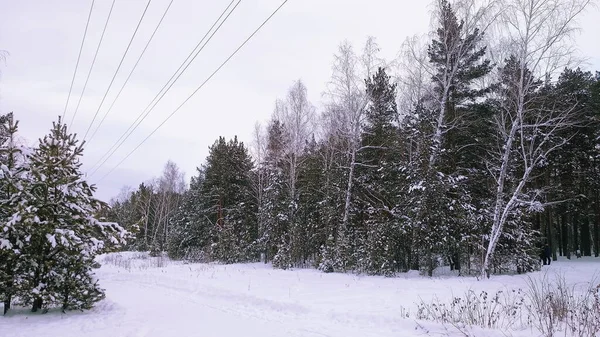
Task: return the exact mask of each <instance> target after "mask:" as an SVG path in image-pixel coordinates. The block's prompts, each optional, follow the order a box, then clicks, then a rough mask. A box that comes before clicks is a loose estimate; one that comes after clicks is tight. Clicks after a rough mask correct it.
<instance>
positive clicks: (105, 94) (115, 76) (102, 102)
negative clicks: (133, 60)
mask: <svg viewBox="0 0 600 337" xmlns="http://www.w3.org/2000/svg"><path fill="white" fill-rule="evenodd" d="M151 2H152V0H148V3H147V4H146V8H144V12H143V13H142V16H141V17H140V20H139V21H138V24H137V26H136V27H135V30H134V31H133V35H131V39H129V44H127V48H126V49H125V53H123V57H121V61H120V62H119V65H118V66H117V70H116V71H115V74H114V75H113V77H112V79H111V80H110V83H109V84H108V88H106V92H104V96H103V97H102V100H101V101H100V105H99V106H98V109H97V110H96V113H95V114H94V118H92V121H91V122H90V125H89V126H88V128H87V130H86V131H85V134H84V135H83V141H84V142H85V139H86V138H87V135H88V133H89V132H90V129H91V128H92V125H94V122H95V121H96V117H97V116H98V113H99V112H100V109H101V108H102V104H104V100H105V99H106V96H107V95H108V92H109V91H110V88H111V87H112V85H113V83H114V81H115V78H117V74H118V73H119V70H120V69H121V66H122V65H123V61H124V60H125V57H127V53H128V52H129V48H130V47H131V44H132V43H133V40H134V39H135V36H136V34H137V32H138V30H139V28H140V25H141V24H142V21H143V20H144V17H145V16H146V12H147V11H148V7H150V3H151Z"/></svg>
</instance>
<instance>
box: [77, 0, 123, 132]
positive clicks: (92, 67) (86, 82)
mask: <svg viewBox="0 0 600 337" xmlns="http://www.w3.org/2000/svg"><path fill="white" fill-rule="evenodd" d="M115 1H117V0H113V2H112V5H110V11H109V12H108V17H107V18H106V22H105V23H104V28H103V29H102V35H100V41H99V42H98V47H96V53H95V54H94V59H93V60H92V66H91V67H90V71H89V72H88V74H87V78H86V79H85V84H84V85H83V90H82V91H81V96H79V101H78V102H77V107H76V108H75V112H74V113H73V117H71V122H70V123H69V129H70V128H71V126H72V125H73V121H74V120H75V116H77V111H78V110H79V105H80V104H81V99H82V98H83V94H84V93H85V89H86V88H87V84H88V81H89V80H90V75H91V74H92V70H93V69H94V64H96V57H97V56H98V51H99V50H100V46H101V45H102V40H103V39H104V33H106V27H108V22H109V21H110V16H111V14H112V11H113V8H114V7H115Z"/></svg>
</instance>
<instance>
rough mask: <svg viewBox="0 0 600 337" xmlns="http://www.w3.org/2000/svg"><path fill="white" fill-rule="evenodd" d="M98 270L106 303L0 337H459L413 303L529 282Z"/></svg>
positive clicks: (7, 329) (16, 323)
mask: <svg viewBox="0 0 600 337" xmlns="http://www.w3.org/2000/svg"><path fill="white" fill-rule="evenodd" d="M100 260H101V261H103V266H102V268H100V269H99V270H98V271H97V275H98V277H99V278H100V282H101V285H102V287H104V288H105V289H106V293H107V298H106V299H105V300H104V301H102V302H100V303H99V304H98V305H97V306H96V307H95V308H94V309H93V310H91V311H88V312H84V313H79V312H69V313H67V314H62V313H60V311H50V312H49V313H47V314H31V313H30V312H29V311H28V310H25V309H23V310H15V311H12V312H11V313H10V314H9V315H8V316H7V317H0V336H10V337H19V336H24V337H25V336H27V337H30V336H39V337H41V336H49V337H52V336H57V337H168V336H177V337H185V336H235V337H254V336H260V337H266V336H281V337H284V336H332V337H333V336H344V337H353V336H357V337H358V336H360V337H366V336H381V337H384V336H396V337H398V336H428V335H429V336H455V335H456V336H461V334H460V333H459V332H457V331H455V330H453V328H452V327H448V326H443V325H441V324H438V323H433V322H424V321H417V320H415V318H414V316H415V313H416V310H417V303H418V302H419V301H420V300H421V299H423V300H425V301H429V300H431V298H433V297H434V296H435V297H437V298H439V299H441V300H445V299H450V298H451V297H452V296H453V295H454V296H457V295H461V294H464V293H465V291H466V290H468V289H472V290H474V291H475V292H476V293H477V292H479V291H481V290H485V291H488V292H489V293H494V292H496V291H497V290H500V289H506V288H508V289H517V288H525V287H526V282H527V281H526V280H527V276H523V275H516V276H495V277H492V278H491V279H489V280H484V281H477V280H476V279H475V278H467V277H460V278H459V277H452V276H446V277H445V276H438V277H434V278H425V277H421V276H419V275H418V274H415V273H409V274H404V275H400V276H399V277H396V278H383V277H370V276H361V275H351V274H324V273H321V272H318V271H315V270H292V271H281V270H273V269H272V268H271V267H270V266H268V265H264V264H260V263H256V264H244V265H227V266H224V265H214V264H183V263H178V262H177V263H175V262H170V261H168V260H166V259H161V258H149V257H147V256H146V255H144V254H140V253H120V254H110V255H107V256H103V257H101V258H100ZM544 271H545V272H549V273H554V272H555V271H556V272H559V273H562V274H564V276H565V278H566V280H567V282H568V283H570V284H575V283H579V282H588V281H590V280H591V279H592V278H593V277H594V276H597V275H598V274H600V259H590V258H587V259H586V258H584V259H576V260H572V261H566V260H561V261H558V262H555V263H553V264H552V265H551V266H550V267H544ZM544 271H543V272H544ZM543 272H542V273H534V274H530V275H531V276H532V277H541V275H542V274H543ZM407 315H408V316H410V318H406V316H407ZM470 331H471V333H470V334H471V335H473V336H494V337H495V336H498V337H500V336H514V337H518V336H536V335H539V333H537V332H536V331H534V330H532V329H523V330H518V331H512V332H506V331H505V332H502V331H499V330H483V329H479V328H472V329H470Z"/></svg>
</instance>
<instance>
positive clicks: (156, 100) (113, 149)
mask: <svg viewBox="0 0 600 337" xmlns="http://www.w3.org/2000/svg"><path fill="white" fill-rule="evenodd" d="M235 1H236V0H232V1H231V2H230V3H229V5H228V6H227V8H225V10H223V12H222V13H221V15H220V16H219V17H218V18H217V20H216V21H215V22H214V23H213V25H212V26H211V27H210V28H209V30H208V31H207V32H206V34H204V36H203V37H202V39H201V40H200V42H198V44H196V46H195V47H194V49H192V51H191V52H190V54H189V55H188V56H187V58H186V59H185V60H184V61H183V63H181V65H180V66H179V68H178V69H177V70H176V71H175V73H173V75H171V78H169V80H168V81H167V83H165V85H164V86H163V87H162V88H161V89H160V91H159V92H158V93H157V94H156V96H154V98H153V99H152V100H151V101H150V103H149V104H148V105H147V106H146V108H144V110H142V112H141V113H140V114H139V115H138V116H137V118H136V119H135V121H134V122H133V123H132V124H131V125H130V126H129V128H127V130H126V131H125V132H124V133H123V134H122V135H121V137H119V139H118V140H117V141H116V142H115V143H114V144H113V145H112V146H111V148H110V149H109V150H108V151H107V152H106V153H104V155H102V157H101V158H100V159H99V160H98V161H97V162H96V163H95V164H94V165H93V166H92V168H91V169H90V170H92V169H93V171H92V172H91V173H90V175H89V176H90V177H91V176H92V175H94V174H95V173H96V171H97V170H98V169H99V168H100V167H101V166H102V165H104V163H106V161H107V160H108V159H109V158H110V157H111V156H112V155H113V154H114V153H115V152H116V151H117V150H118V149H119V148H120V147H121V146H122V145H123V143H125V141H126V140H127V139H128V138H129V137H130V136H131V134H132V133H133V132H134V131H135V130H136V129H137V127H138V126H139V125H140V124H141V123H142V122H143V121H144V119H146V117H148V115H149V114H150V112H152V110H154V107H156V105H157V104H158V103H159V102H160V100H162V98H163V97H164V96H165V95H166V93H167V92H168V91H169V90H170V89H171V87H172V86H173V84H175V82H177V80H178V79H179V77H181V75H182V74H183V73H184V72H185V70H186V69H187V68H188V67H189V66H190V65H191V63H192V62H193V61H194V60H195V59H196V57H197V56H198V55H199V54H200V52H201V51H202V50H204V48H205V47H206V45H207V44H208V43H209V42H210V40H211V39H212V38H213V36H214V35H215V34H216V33H217V32H218V31H219V29H220V28H221V26H222V25H223V24H224V23H225V21H227V19H228V18H229V16H230V15H231V14H232V13H233V11H235V9H236V8H237V6H238V5H239V4H240V3H241V0H238V2H237V3H236V5H235V6H234V7H233V9H231V11H229V13H228V14H227V16H225V18H224V19H223V21H221V18H222V17H223V15H225V13H227V11H228V10H229V8H230V7H231V5H232V4H233V3H234V2H235ZM219 21H221V23H219ZM218 23H219V25H218V26H217V28H216V29H215V31H214V32H213V33H212V34H211V35H210V37H209V38H208V40H206V37H207V36H208V35H209V34H210V32H211V31H212V30H213V28H215V26H216V25H217V24H218ZM205 40H206V42H205V43H204V44H203V45H202V43H203V42H204V41H205ZM198 48H199V49H198ZM197 49H198V50H197ZM188 60H189V62H188ZM186 63H187V64H186ZM184 66H185V67H184ZM182 68H183V70H182ZM180 70H181V72H179V71H180ZM171 81H172V82H171ZM140 118H141V119H140ZM115 146H116V147H115ZM105 157H106V158H105ZM103 159H104V161H103ZM100 162H102V163H100ZM98 164H100V165H98ZM97 165H98V166H97ZM94 167H95V169H94Z"/></svg>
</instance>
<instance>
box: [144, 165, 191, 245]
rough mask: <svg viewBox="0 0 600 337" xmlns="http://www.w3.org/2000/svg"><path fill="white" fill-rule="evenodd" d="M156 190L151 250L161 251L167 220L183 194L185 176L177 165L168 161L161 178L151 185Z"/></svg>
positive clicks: (166, 230) (167, 225) (165, 234)
mask: <svg viewBox="0 0 600 337" xmlns="http://www.w3.org/2000/svg"><path fill="white" fill-rule="evenodd" d="M153 185H154V188H155V190H156V200H155V202H154V203H153V205H154V226H153V230H154V233H153V235H152V246H153V247H152V249H153V250H154V251H155V250H161V249H162V247H163V244H164V243H165V240H166V238H167V237H168V235H169V218H170V217H171V216H172V214H173V212H175V210H177V207H178V206H179V202H180V200H181V197H182V195H183V193H184V192H185V187H186V186H185V176H184V173H183V172H182V171H181V170H180V169H179V167H178V166H177V164H175V163H174V162H172V161H170V160H169V161H168V162H167V163H166V164H165V166H164V169H163V173H162V176H161V177H160V178H158V179H156V180H155V181H154V183H153Z"/></svg>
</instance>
